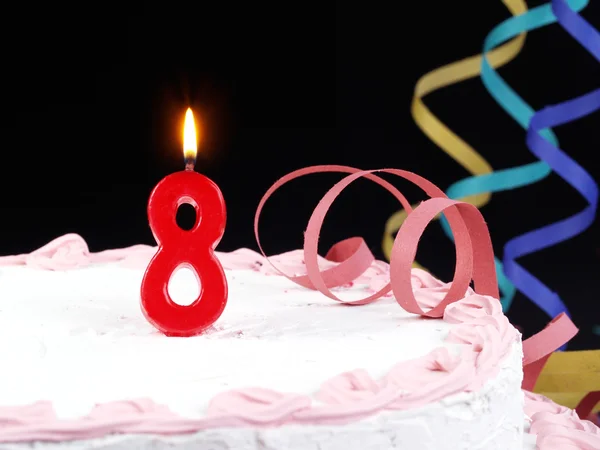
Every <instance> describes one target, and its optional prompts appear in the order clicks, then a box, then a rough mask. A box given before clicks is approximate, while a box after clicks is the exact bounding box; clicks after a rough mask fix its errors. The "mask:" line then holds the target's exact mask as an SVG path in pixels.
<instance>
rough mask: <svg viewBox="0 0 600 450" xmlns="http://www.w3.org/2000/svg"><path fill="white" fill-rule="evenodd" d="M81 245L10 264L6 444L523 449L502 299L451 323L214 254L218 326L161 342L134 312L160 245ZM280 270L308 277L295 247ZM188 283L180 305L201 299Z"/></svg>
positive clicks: (372, 280) (515, 369) (427, 282)
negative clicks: (220, 292)
mask: <svg viewBox="0 0 600 450" xmlns="http://www.w3.org/2000/svg"><path fill="white" fill-rule="evenodd" d="M79 239H80V238H79V237H77V236H67V237H66V238H63V239H62V240H60V241H58V242H56V243H53V244H51V247H50V250H46V251H44V252H41V253H38V254H34V255H33V256H21V257H15V258H13V259H12V260H11V259H9V260H4V261H3V263H4V264H7V265H5V266H4V267H2V268H1V272H0V299H1V300H0V336H1V338H0V361H2V370H1V371H0V399H1V406H0V442H4V443H8V442H13V443H14V445H13V444H11V445H9V444H3V445H4V447H3V448H15V449H16V448H28V445H29V444H28V443H30V442H34V441H46V443H45V444H38V445H37V446H36V447H35V448H47V449H52V448H77V449H79V448H82V449H83V448H103V449H131V448H152V449H156V448H172V447H173V446H175V447H177V448H190V449H192V448H193V449H196V450H209V449H210V450H215V449H249V450H250V449H252V450H255V449H256V450H258V449H261V450H262V449H282V450H283V449H285V450H296V449H297V450H300V449H302V450H307V449H321V450H326V449H346V450H352V449H357V450H359V449H360V450H367V449H393V448H402V449H459V448H469V449H475V448H478V449H495V448H503V449H517V448H520V446H521V445H522V440H523V394H522V392H521V388H520V386H521V380H522V363H521V358H522V351H521V340H520V335H519V333H518V332H517V331H516V330H515V329H514V328H513V327H512V326H511V325H510V324H509V322H508V320H507V319H506V317H505V316H504V315H503V314H502V311H501V307H500V303H499V302H498V300H496V299H493V298H491V297H485V296H480V295H476V294H472V295H470V296H468V297H467V298H466V299H464V300H462V301H459V302H456V303H454V304H452V305H451V306H449V307H448V308H447V310H446V313H445V316H444V318H443V320H431V319H423V318H421V317H419V316H416V315H414V314H410V313H407V312H405V311H404V310H402V308H400V307H399V306H398V304H397V302H396V301H395V299H394V298H393V297H391V296H389V297H386V298H383V299H381V300H380V301H378V302H376V303H373V304H370V305H364V306H359V307H348V306H344V305H339V304H334V303H333V302H331V301H330V300H328V299H327V298H326V297H324V296H323V295H321V294H320V293H318V292H316V291H312V290H308V289H305V288H303V287H300V286H298V285H296V284H294V283H292V282H290V281H289V280H287V279H286V278H284V277H281V276H277V275H275V274H274V272H273V271H271V270H270V269H268V267H269V265H268V264H265V263H264V261H263V258H262V257H261V256H260V255H258V254H257V253H254V252H251V251H249V250H239V251H237V252H233V253H229V254H219V257H220V259H221V261H222V263H223V265H224V267H225V269H226V275H227V279H228V282H229V301H228V304H227V307H226V309H225V312H224V314H223V315H222V316H221V318H220V319H219V320H218V322H217V323H215V325H214V326H213V327H212V328H211V329H210V330H208V331H207V332H205V333H204V334H202V335H200V336H196V337H191V338H173V337H166V336H164V335H162V334H160V333H159V332H158V331H156V330H155V329H154V328H153V327H152V326H151V325H150V324H149V323H148V322H146V320H145V319H144V317H143V316H142V313H141V312H140V306H139V286H140V282H141V279H142V276H143V272H144V267H145V264H146V263H147V261H148V258H149V257H150V255H151V253H152V250H151V249H148V248H144V247H136V248H134V249H130V250H127V251H122V252H119V251H117V252H116V253H108V254H107V253H104V254H99V255H94V256H87V257H85V256H84V253H86V252H85V251H82V252H81V254H80V255H77V254H76V253H77V251H79V250H81V249H83V248H84V247H83V245H84V243H83V241H79ZM19 258H20V259H19ZM109 260H113V262H102V261H109ZM275 260H276V261H278V263H279V265H280V266H282V267H284V268H286V269H287V270H288V271H289V272H293V271H295V270H298V269H301V267H302V253H301V252H299V251H298V252H291V253H288V254H285V255H281V256H279V257H276V258H275ZM96 261H98V262H96ZM14 263H21V264H22V265H16V264H14ZM323 263H324V264H331V263H328V262H326V261H324V262H323ZM68 266H71V267H70V268H67V267H68ZM49 269H59V270H49ZM387 271H388V266H387V265H386V264H384V263H379V262H377V263H374V264H373V266H372V267H371V268H370V269H369V270H368V271H367V272H365V274H364V275H363V276H361V277H360V278H359V279H357V280H356V281H355V282H354V284H353V285H352V286H347V287H343V288H339V289H337V290H336V292H338V294H339V295H340V296H341V297H343V298H345V299H356V298H359V297H364V296H365V293H367V292H369V291H371V290H373V289H374V288H376V287H377V285H378V283H380V282H382V280H384V279H385V277H387V276H389V275H388V273H387ZM178 275H180V276H178V277H174V279H173V281H172V286H171V292H172V296H173V298H174V299H177V298H181V296H184V297H185V294H186V290H191V291H194V290H196V289H197V287H196V285H195V279H194V277H193V276H192V275H191V274H189V275H190V276H189V279H186V277H185V274H182V273H181V272H180V273H179V274H178ZM412 281H413V286H414V290H415V293H416V297H417V299H418V300H419V302H422V303H423V304H424V305H427V304H429V303H431V302H435V301H436V299H438V300H439V298H440V294H443V292H444V291H445V290H447V289H446V286H445V285H444V284H442V283H440V282H439V281H437V280H436V279H434V278H432V277H431V276H430V275H429V274H427V273H426V272H424V271H420V270H418V269H415V270H414V273H413V280H412ZM187 294H193V292H187ZM9 417H10V420H7V419H8V418H9ZM66 441H74V442H72V443H70V444H68V445H67V444H65V442H66ZM53 442H54V443H53Z"/></svg>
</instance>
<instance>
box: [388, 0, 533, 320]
mask: <svg viewBox="0 0 600 450" xmlns="http://www.w3.org/2000/svg"><path fill="white" fill-rule="evenodd" d="M503 3H504V4H505V5H506V7H507V8H508V10H509V11H510V12H511V14H512V15H513V16H516V15H519V14H522V13H524V12H525V11H527V5H526V4H525V2H524V1H523V0H503ZM524 43H525V33H522V34H520V35H519V36H517V37H515V38H514V39H512V40H511V41H510V42H507V43H505V44H503V45H501V46H499V47H498V48H496V49H494V50H492V51H490V52H489V55H487V57H488V58H489V62H490V64H491V65H492V66H493V67H500V66H503V65H504V64H507V63H508V62H510V61H512V60H513V59H514V58H515V57H516V56H517V55H518V54H519V53H520V51H521V49H522V48H523V44H524ZM482 58H483V55H482V54H479V55H474V56H470V57H468V58H465V59H463V60H460V61H456V62H453V63H450V64H447V65H445V66H442V67H439V68H437V69H435V70H433V71H431V72H429V73H426V74H425V75H423V76H422V77H421V78H420V79H419V80H418V81H417V84H416V86H415V91H414V96H413V100H412V107H411V113H412V116H413V119H414V121H415V123H416V124H417V125H418V126H419V128H421V130H422V131H423V133H425V134H426V135H427V136H428V137H429V139H431V140H432V141H433V142H435V143H436V144H437V145H438V146H439V147H440V149H441V150H442V151H444V152H445V153H447V154H448V155H449V156H450V157H451V158H453V159H454V160H455V161H456V162H458V163H459V164H460V165H461V166H463V167H464V168H465V169H466V170H467V171H468V172H469V173H471V174H473V175H482V174H488V173H491V172H493V168H492V167H491V165H490V164H489V163H488V162H487V161H486V160H485V159H484V158H483V157H482V156H481V155H480V154H479V153H478V152H477V151H476V150H475V149H474V148H473V147H472V146H471V145H469V144H468V143H467V142H466V141H464V140H463V139H462V138H461V137H460V136H458V135H457V134H456V133H454V132H453V131H452V130H450V129H449V128H448V127H447V126H446V125H445V124H444V123H443V122H442V121H441V120H440V119H438V118H437V117H436V116H435V115H434V114H433V113H432V112H431V111H430V110H429V108H427V106H426V105H425V104H424V103H423V100H422V99H423V97H425V96H426V95H428V94H430V93H432V92H434V91H436V90H438V89H441V88H444V87H447V86H451V85H453V84H456V83H459V82H461V81H465V80H468V79H470V78H473V77H475V76H477V75H479V73H480V71H481V63H482ZM490 197H491V195H490V193H489V192H478V193H476V194H474V195H471V194H469V193H466V194H465V195H458V196H455V197H454V198H460V200H461V201H464V202H467V203H471V204H472V205H474V206H477V207H482V206H484V205H485V204H487V203H488V202H489V201H490ZM413 207H414V206H413ZM407 214H408V212H407V210H400V211H398V212H396V213H394V214H393V215H392V216H391V217H390V218H389V219H388V220H387V222H386V224H385V231H384V234H383V242H382V247H383V253H384V255H385V257H386V258H387V259H388V260H389V259H390V257H391V252H392V247H393V243H394V234H395V233H396V232H397V231H398V230H399V229H400V227H401V225H402V223H403V222H404V220H405V219H406V217H407ZM498 263H499V261H498ZM415 265H416V266H418V264H417V263H415ZM497 276H498V279H499V285H500V289H501V291H502V293H503V296H502V297H501V301H502V303H503V306H504V309H505V310H506V305H507V304H510V301H511V300H512V297H513V296H514V288H513V287H512V285H511V283H510V282H509V281H508V280H507V279H506V278H505V277H504V273H503V272H502V271H497Z"/></svg>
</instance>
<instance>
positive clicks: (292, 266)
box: [0, 234, 520, 442]
mask: <svg viewBox="0 0 600 450" xmlns="http://www.w3.org/2000/svg"><path fill="white" fill-rule="evenodd" d="M155 251H156V248H153V247H150V246H143V245H137V246H134V247H129V248H126V249H121V250H109V251H105V252H101V253H90V251H89V249H88V247H87V245H86V243H85V241H84V240H83V239H82V238H81V237H80V236H78V235H75V234H70V235H66V236H63V237H61V238H59V239H56V240H54V241H52V242H51V243H49V244H48V245H46V246H44V247H43V248H41V249H39V250H37V251H35V252H33V253H31V254H28V255H18V256H11V257H4V258H0V265H26V266H29V267H33V268H38V269H40V268H41V269H45V270H65V269H73V268H77V267H84V266H86V265H89V264H93V263H100V262H118V263H120V264H121V265H123V266H125V267H130V268H138V269H143V268H145V267H146V265H147V264H148V261H149V259H150V258H151V257H152V255H153V254H154V252H155ZM218 257H219V259H220V260H221V262H222V264H223V266H224V267H225V268H226V269H250V270H256V271H258V272H261V273H264V274H265V275H277V274H278V272H276V271H275V269H273V267H272V265H271V264H268V263H267V261H266V260H265V258H264V257H262V256H261V255H259V254H258V253H256V252H253V251H251V250H248V249H240V250H236V251H234V252H231V253H218ZM272 258H273V262H275V263H276V265H277V266H278V267H280V268H283V269H284V270H285V271H286V272H287V273H289V274H298V275H302V274H304V273H306V268H305V265H304V261H303V252H301V251H293V252H288V253H284V254H282V255H278V256H274V257H272ZM320 265H321V267H322V268H327V267H329V266H333V265H335V263H332V262H331V261H328V260H325V259H321V260H320ZM386 279H389V266H388V265H387V264H385V263H383V262H380V261H377V262H374V263H373V264H372V265H371V267H370V268H369V269H368V270H367V271H366V272H365V273H364V274H363V275H362V276H361V277H359V278H358V279H356V280H355V281H354V283H356V284H364V285H366V287H367V288H368V289H372V290H377V289H378V287H379V286H380V284H381V283H385V282H386ZM411 284H412V287H413V291H414V293H415V297H416V298H417V300H418V302H419V303H420V304H421V305H422V307H423V308H433V307H434V306H436V304H437V303H439V302H440V301H441V300H442V299H443V297H444V295H445V294H446V293H447V292H448V289H449V287H450V284H449V283H442V282H440V281H439V280H437V279H435V278H434V277H433V276H431V275H430V274H429V273H427V272H425V271H423V270H419V269H414V270H413V273H412V279H411ZM443 320H445V321H446V322H449V323H452V324H454V325H455V326H454V327H453V328H452V331H451V333H450V335H449V336H448V340H449V341H450V342H459V343H462V344H465V349H464V351H463V353H462V354H461V355H459V356H452V355H451V354H450V353H449V352H448V350H447V349H445V348H439V349H436V350H434V351H432V352H430V353H429V354H428V355H426V356H425V357H422V358H418V359H414V360H410V361H403V362H400V363H398V364H397V365H395V366H393V367H392V368H391V369H390V371H389V372H388V373H387V374H386V375H385V376H383V377H382V378H380V379H375V378H373V377H372V376H371V375H370V374H369V373H367V372H366V371H364V370H355V371H352V372H347V373H343V374H340V375H338V376H336V377H334V378H332V379H330V380H327V381H325V382H324V383H323V385H322V386H321V388H320V389H319V390H318V392H317V393H316V394H315V395H314V396H313V397H310V396H307V395H304V394H295V393H280V392H275V391H273V390H270V389H263V388H256V387H255V388H247V389H239V390H232V391H226V392H222V393H220V394H218V395H216V396H215V397H214V398H213V399H212V400H211V402H210V405H209V408H208V411H207V413H206V416H205V417H203V418H200V419H189V418H184V417H180V416H178V415H176V414H174V413H173V412H171V411H170V410H169V409H168V408H166V407H163V406H160V405H156V404H155V403H153V402H152V401H150V400H147V399H146V400H132V401H124V402H114V403H108V404H102V405H97V406H96V407H95V408H94V409H93V410H92V411H91V412H90V413H89V414H88V415H87V416H85V417H82V418H80V419H76V420H61V419H59V418H57V416H56V415H55V413H54V411H53V410H52V405H50V404H49V403H37V404H34V405H28V406H13V407H2V408H0V442H9V441H10V442H16V441H19V442H26V441H34V440H49V441H63V440H75V439H82V438H92V437H100V436H104V435H107V434H110V433H160V434H179V433H186V432H194V431H198V430H202V429H206V428H213V427H225V426H227V427H235V426H277V425H281V424H284V423H285V424H289V423H311V424H343V423H349V422H352V421H355V420H359V419H361V418H364V417H367V416H369V415H372V414H376V413H378V412H381V411H384V410H406V409H411V408H416V407H419V406H422V405H426V404H428V403H433V402H436V401H439V400H442V399H444V398H446V397H447V396H449V395H452V394H457V393H460V392H470V391H474V390H477V389H480V388H481V386H482V385H483V383H485V381H486V380H488V379H489V378H490V377H492V376H494V375H495V374H496V373H497V371H498V366H499V362H500V361H501V360H502V359H503V358H504V357H505V356H507V355H508V353H509V352H510V351H511V348H512V345H513V343H515V342H518V341H519V339H520V335H519V334H518V332H517V331H516V330H515V329H514V328H513V327H512V326H510V324H509V322H508V320H507V319H506V317H505V316H504V314H503V313H502V308H501V307H500V303H499V302H498V300H497V299H494V298H492V297H488V296H482V295H478V294H475V293H474V292H473V291H472V290H469V291H468V292H467V297H466V298H464V299H463V300H460V301H458V302H456V303H453V304H451V305H449V306H448V307H447V308H446V310H445V314H444V317H443ZM317 401H318V402H319V403H317Z"/></svg>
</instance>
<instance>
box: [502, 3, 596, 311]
mask: <svg viewBox="0 0 600 450" xmlns="http://www.w3.org/2000/svg"><path fill="white" fill-rule="evenodd" d="M552 10H553V11H554V14H555V15H556V17H557V18H558V22H559V23H560V25H561V26H562V27H563V28H564V29H565V30H566V31H567V32H568V33H569V34H571V35H572V36H573V38H575V39H576V40H577V41H578V42H579V43H580V44H581V45H582V46H583V47H584V48H585V49H586V50H588V51H589V52H590V53H591V54H592V55H593V56H594V57H595V58H596V60H598V61H599V62H600V33H599V32H598V31H597V30H596V29H595V28H594V27H592V26H591V25H590V24H589V23H588V22H587V21H585V20H584V19H583V18H582V17H581V16H579V14H577V13H576V12H574V11H573V10H571V9H570V8H569V5H568V4H567V3H566V2H565V1H564V0H552ZM598 109H600V89H596V90H594V91H592V92H589V93H588V94H585V95H582V96H580V97H577V98H575V99H572V100H569V101H566V102H563V103H560V104H558V105H555V106H549V107H546V108H544V109H543V110H541V111H539V112H537V113H536V114H535V115H534V116H533V117H532V118H531V122H530V125H529V129H528V130H527V145H528V147H529V149H530V150H531V152H532V153H533V154H534V155H536V156H537V157H538V158H539V159H541V160H542V161H545V162H546V163H547V164H548V165H549V166H550V167H551V168H552V170H554V172H556V173H557V174H558V175H559V176H560V177H561V178H562V179H563V180H565V181H566V182H567V183H568V184H570V185H571V186H572V187H573V188H575V189H576V190H577V191H578V192H579V193H580V194H581V195H582V196H583V197H584V198H585V200H586V201H587V202H588V206H587V207H586V208H585V209H584V210H582V211H580V212H579V213H577V214H574V215H572V216H571V217H568V218H566V219H563V220H561V221H559V222H555V223H552V224H550V225H546V226H544V227H541V228H538V229H536V230H533V231H530V232H528V233H526V234H523V235H521V236H518V237H516V238H514V239H511V240H510V241H509V242H507V243H506V245H505V247H504V268H505V273H506V276H508V277H509V279H510V280H511V281H512V282H513V284H514V285H515V286H516V287H517V288H518V289H519V290H521V291H522V292H523V293H524V294H525V295H527V297H529V298H530V299H531V300H532V301H533V302H534V303H536V304H537V305H540V304H545V305H554V306H555V307H556V308H558V307H559V302H560V303H562V302H561V301H560V299H559V298H558V295H556V294H555V293H554V292H552V291H550V289H548V288H547V287H546V286H545V285H544V284H543V283H542V282H541V281H539V280H538V279H537V278H535V277H533V276H532V275H531V274H530V273H529V272H527V271H526V270H525V269H523V268H522V267H521V266H520V265H519V264H518V263H516V262H515V260H516V259H517V258H520V257H522V256H525V255H528V254H531V253H535V252H537V251H539V250H543V249H545V248H548V247H551V246H553V245H555V244H558V243H559V242H563V241H566V240H568V239H570V238H572V237H573V236H576V235H578V234H580V233H582V232H583V231H585V230H586V229H587V228H588V227H589V226H590V225H591V224H592V223H593V222H594V219H595V218H596V211H597V208H598V196H599V190H598V184H597V183H596V182H595V181H594V179H593V178H592V176H591V175H590V174H589V173H588V172H587V171H586V170H585V169H584V168H583V167H581V166H580V165H579V164H578V163H577V162H575V161H574V160H573V159H571V158H570V157H569V156H568V155H566V154H565V153H564V152H563V151H562V150H561V149H560V148H558V146H555V145H552V144H551V143H550V142H548V141H547V140H545V139H544V138H542V137H541V136H540V130H543V129H545V128H547V127H553V126H557V125H561V124H564V123H567V122H571V121H573V120H577V119H580V118H582V117H584V116H587V115H589V114H591V113H593V112H594V111H596V110H598ZM560 312H561V311H560V310H558V309H557V310H555V311H554V314H555V315H556V314H558V313H560Z"/></svg>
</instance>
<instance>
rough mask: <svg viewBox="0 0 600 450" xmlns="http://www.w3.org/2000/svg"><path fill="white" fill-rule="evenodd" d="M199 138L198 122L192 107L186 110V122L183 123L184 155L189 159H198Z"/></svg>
mask: <svg viewBox="0 0 600 450" xmlns="http://www.w3.org/2000/svg"><path fill="white" fill-rule="evenodd" d="M197 140H198V138H197V137H196V123H195V121H194V113H193V112H192V108H188V109H187V111H186V112H185V123H184V125H183V156H184V158H185V159H186V161H187V160H194V161H195V160H196V154H197V153H198V141H197Z"/></svg>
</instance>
